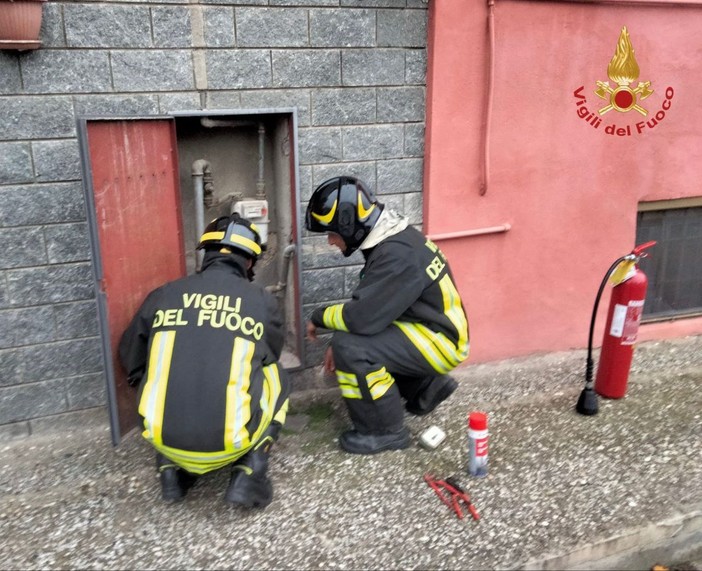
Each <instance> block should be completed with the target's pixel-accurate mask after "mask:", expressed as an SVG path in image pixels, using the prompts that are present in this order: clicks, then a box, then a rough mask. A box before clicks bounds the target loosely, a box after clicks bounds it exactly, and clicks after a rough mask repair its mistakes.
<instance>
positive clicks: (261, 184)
mask: <svg viewBox="0 0 702 571" xmlns="http://www.w3.org/2000/svg"><path fill="white" fill-rule="evenodd" d="M265 146H266V127H265V125H264V124H263V123H262V122H261V123H259V124H258V180H257V181H256V196H257V197H258V198H266V180H265V178H264V176H263V173H264V169H263V167H264V161H263V158H264V152H265Z"/></svg>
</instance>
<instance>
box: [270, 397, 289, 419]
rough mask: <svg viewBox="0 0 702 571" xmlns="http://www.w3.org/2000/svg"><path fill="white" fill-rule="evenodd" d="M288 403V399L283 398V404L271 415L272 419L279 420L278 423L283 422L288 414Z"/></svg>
mask: <svg viewBox="0 0 702 571" xmlns="http://www.w3.org/2000/svg"><path fill="white" fill-rule="evenodd" d="M289 404H290V401H289V400H288V399H285V402H284V403H283V405H282V406H281V407H280V409H279V410H278V412H276V413H275V416H274V417H273V420H275V421H276V422H279V423H280V424H285V419H286V418H287V416H288V405H289Z"/></svg>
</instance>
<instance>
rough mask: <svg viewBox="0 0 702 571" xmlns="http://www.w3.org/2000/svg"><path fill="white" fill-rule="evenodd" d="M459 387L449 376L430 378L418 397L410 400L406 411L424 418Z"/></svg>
mask: <svg viewBox="0 0 702 571" xmlns="http://www.w3.org/2000/svg"><path fill="white" fill-rule="evenodd" d="M457 387H458V383H456V381H454V380H453V379H452V378H451V377H449V376H447V375H442V376H440V377H429V378H428V379H427V381H426V383H425V385H424V386H422V387H421V388H420V389H419V391H418V392H417V395H416V396H415V397H414V398H413V399H412V400H408V401H407V404H405V409H407V412H409V413H411V414H416V415H418V416H424V415H425V414H429V413H430V412H431V411H433V410H434V409H435V408H436V407H437V406H439V405H440V404H441V403H442V402H443V401H445V400H446V399H447V398H448V397H450V396H451V395H452V394H453V391H455V390H456V388H457Z"/></svg>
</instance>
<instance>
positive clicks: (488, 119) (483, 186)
mask: <svg viewBox="0 0 702 571" xmlns="http://www.w3.org/2000/svg"><path fill="white" fill-rule="evenodd" d="M494 20H495V0H488V61H487V68H488V80H487V86H486V91H487V93H486V95H485V120H484V121H483V133H482V141H481V146H482V151H483V152H482V164H481V167H482V168H481V175H482V180H481V181H480V196H485V193H487V189H488V186H489V184H490V128H491V126H492V99H493V91H494V85H495V22H494Z"/></svg>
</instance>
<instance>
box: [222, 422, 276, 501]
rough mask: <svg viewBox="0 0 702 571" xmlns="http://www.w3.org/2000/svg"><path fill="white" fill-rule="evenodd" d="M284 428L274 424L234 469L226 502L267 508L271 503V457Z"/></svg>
mask: <svg viewBox="0 0 702 571" xmlns="http://www.w3.org/2000/svg"><path fill="white" fill-rule="evenodd" d="M281 427H282V425H281V424H280V423H278V422H275V421H274V422H271V424H270V426H269V427H268V428H267V429H266V431H265V432H264V433H263V437H262V438H261V440H260V441H259V442H258V443H257V444H256V447H255V448H254V449H253V450H252V451H251V452H249V453H247V454H246V455H245V456H244V457H243V458H242V459H241V460H239V461H238V462H237V463H236V464H234V465H233V466H232V477H231V479H230V480H229V487H228V488H227V491H226V493H225V494H224V499H225V501H227V502H228V503H230V504H234V505H237V506H241V507H245V508H265V507H266V506H267V505H268V504H270V503H271V500H272V499H273V485H272V484H271V481H270V479H269V478H268V455H269V454H270V449H271V446H273V443H274V442H275V441H276V440H278V434H279V433H280V429H281Z"/></svg>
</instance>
